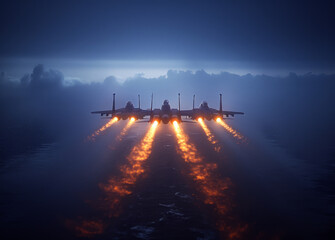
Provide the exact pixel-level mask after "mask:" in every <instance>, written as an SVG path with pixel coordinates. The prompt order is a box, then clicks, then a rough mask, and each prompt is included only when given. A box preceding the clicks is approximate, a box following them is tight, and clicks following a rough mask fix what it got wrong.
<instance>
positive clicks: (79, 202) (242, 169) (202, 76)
mask: <svg viewBox="0 0 335 240" xmlns="http://www.w3.org/2000/svg"><path fill="white" fill-rule="evenodd" d="M334 78H335V75H324V74H321V75H315V74H306V75H297V74H295V73H291V74H289V75H288V76H286V77H271V76H266V75H251V74H248V75H242V76H241V75H236V74H231V73H228V72H222V73H220V74H208V73H207V72H205V71H203V70H199V71H196V72H191V71H174V70H169V71H168V72H167V74H166V76H161V77H159V78H146V77H144V76H143V75H140V74H139V75H136V76H134V77H132V78H128V79H127V80H126V81H125V82H123V83H120V82H119V81H117V80H116V78H115V77H113V76H107V77H106V78H105V80H104V81H103V82H102V83H90V84H87V83H81V82H79V81H78V80H75V79H73V80H69V81H65V80H64V79H65V77H64V75H63V73H62V71H61V69H59V70H55V69H46V68H45V67H44V66H43V65H37V66H36V67H35V68H34V69H32V72H31V73H27V74H26V75H24V76H22V78H21V80H20V82H14V81H11V80H10V78H9V77H7V76H6V74H5V73H2V74H1V76H0V85H1V88H0V98H1V99H0V102H1V110H0V111H1V116H2V117H1V120H0V123H1V135H0V137H1V139H0V143H1V149H0V158H1V162H0V170H1V172H4V173H7V174H3V175H1V177H2V179H4V181H5V182H6V184H4V185H3V187H2V189H1V192H2V194H7V193H8V192H9V193H11V194H9V195H8V196H7V195H6V196H5V197H4V200H3V201H4V205H2V207H3V209H4V212H5V213H6V214H7V215H6V214H5V215H4V216H7V217H6V219H5V218H4V222H5V223H6V224H8V226H9V228H8V227H7V225H4V226H6V227H5V228H6V231H5V234H6V233H7V234H8V233H10V234H13V232H15V231H16V230H17V229H24V228H26V226H31V227H32V228H31V230H30V231H29V234H30V235H32V236H35V235H36V237H37V238H38V237H41V236H43V237H45V236H48V234H49V232H52V231H57V232H59V234H60V235H55V236H54V237H55V238H58V237H60V236H62V237H65V238H70V236H72V237H73V236H74V235H73V232H71V233H68V232H66V231H64V222H68V221H70V222H71V224H70V225H71V226H72V225H73V224H75V222H76V220H75V219H77V217H78V216H80V218H81V219H82V218H86V217H87V216H90V214H88V212H89V213H92V214H93V215H96V217H98V219H99V221H102V220H101V219H103V221H104V224H106V223H108V224H109V223H111V222H112V223H113V224H111V229H112V230H110V231H113V229H116V231H118V230H119V229H123V230H122V231H124V232H128V233H129V234H130V235H129V236H132V235H131V234H133V233H132V232H131V231H133V230H132V229H135V230H136V229H139V227H136V228H133V226H134V225H135V224H147V222H145V221H149V220H147V217H148V218H152V219H156V220H157V219H160V216H161V215H160V214H165V212H164V211H165V210H166V209H164V208H166V206H170V205H171V204H170V205H164V202H163V209H162V212H160V211H156V210H155V208H153V206H156V205H155V204H157V201H158V202H159V203H160V201H163V200H164V201H167V202H170V203H171V202H173V201H175V202H173V204H172V205H171V206H174V204H175V206H178V204H182V205H183V204H185V206H184V208H183V210H184V211H186V212H187V211H189V210H190V209H191V206H193V207H194V204H195V205H197V203H194V201H195V200H194V201H193V200H190V199H192V198H185V199H186V200H185V199H184V198H182V199H184V200H182V201H181V202H180V201H179V200H175V199H174V197H175V196H177V195H175V194H176V193H179V192H180V191H185V192H186V193H188V194H190V195H191V194H192V193H191V192H190V190H187V189H188V188H187V187H185V186H186V185H183V184H182V182H183V181H182V179H181V177H180V175H178V174H177V172H176V171H175V168H177V167H178V166H179V167H180V168H181V169H183V170H182V172H183V171H185V169H186V168H185V167H182V166H181V165H180V164H181V163H180V161H179V160H180V159H179V158H178V157H177V156H176V155H175V154H176V153H175V151H174V150H173V149H172V148H171V146H173V144H176V143H175V141H173V139H172V138H171V136H172V135H171V129H170V128H169V126H166V125H164V126H161V128H159V129H160V130H158V133H157V134H156V136H157V137H156V139H155V140H153V137H152V138H151V144H153V147H152V149H153V153H152V156H151V157H149V165H150V167H151V168H152V172H150V176H151V177H150V178H148V181H146V180H145V181H144V183H145V184H146V185H145V184H144V183H143V182H142V183H141V184H142V185H141V184H138V186H137V187H136V189H137V188H139V189H141V188H144V189H145V191H144V193H143V194H144V195H145V194H148V197H149V198H148V199H150V201H144V203H145V204H148V207H149V208H150V209H151V208H153V210H152V211H148V212H146V214H144V215H143V214H142V210H141V209H142V206H141V204H142V203H141V201H142V200H141V199H142V198H141V197H140V195H137V193H138V194H142V192H141V191H138V190H136V191H135V192H136V194H133V195H131V196H130V197H132V198H136V199H133V200H134V202H136V203H138V205H135V207H134V208H132V207H131V206H132V205H129V206H130V207H129V209H128V211H127V209H125V213H124V217H121V218H120V219H118V218H116V219H112V220H111V219H109V218H108V219H107V220H106V221H105V220H104V218H103V217H104V216H105V212H99V211H94V210H93V211H92V210H91V208H89V207H87V206H85V207H84V205H85V204H84V203H85V202H84V199H85V198H86V197H87V196H89V199H93V201H94V199H99V197H98V196H99V194H101V191H98V190H97V186H98V185H99V184H101V183H102V184H104V183H105V182H106V181H107V180H106V179H108V178H110V177H111V176H114V175H115V174H116V175H117V169H118V164H119V163H120V162H122V161H123V160H122V159H125V155H126V152H129V150H130V148H129V146H132V145H133V144H134V142H139V139H138V138H139V136H141V135H143V134H144V131H146V130H145V129H147V128H148V126H147V125H148V124H146V123H138V124H144V125H138V124H137V125H136V124H134V125H133V126H132V127H131V128H130V130H129V131H130V132H129V133H128V134H129V138H126V139H125V140H123V141H122V144H121V143H120V144H119V145H118V144H117V143H116V141H115V139H114V137H115V136H116V135H117V132H118V131H120V130H121V128H122V126H123V128H124V127H125V123H123V122H122V121H121V122H120V123H117V124H118V125H117V126H112V127H110V128H109V129H110V130H109V132H108V131H106V132H104V134H105V136H104V137H102V136H98V137H99V139H100V138H101V139H102V140H103V141H97V142H94V143H92V144H86V142H85V140H86V139H87V136H89V135H90V134H92V133H93V132H94V131H95V130H97V129H99V128H100V127H101V126H103V125H104V124H106V122H107V119H105V117H100V116H99V115H93V114H91V111H95V110H106V109H111V106H112V95H113V93H116V94H117V95H116V107H117V108H119V107H123V106H124V105H125V103H126V102H127V101H128V100H131V101H132V102H133V103H134V105H135V106H137V94H140V95H141V107H142V108H143V109H147V108H149V107H150V96H151V94H152V93H153V94H154V107H155V108H160V106H161V104H162V102H163V100H164V99H168V100H169V101H170V104H171V105H172V107H174V108H176V107H177V102H178V99H177V96H178V95H177V94H178V93H181V107H182V109H190V108H192V96H193V94H196V105H199V104H200V103H201V101H203V100H206V101H207V102H208V104H209V106H210V107H214V108H218V107H219V93H223V108H224V110H232V111H242V112H244V113H245V115H242V116H240V115H239V116H235V118H228V119H226V120H225V122H227V124H229V125H230V126H232V128H233V129H235V130H236V131H238V132H239V133H240V134H241V135H243V138H244V139H246V140H247V143H246V144H242V145H239V144H236V142H235V141H234V139H233V140H232V139H230V137H231V136H229V135H225V134H224V132H223V131H222V130H223V129H222V127H221V126H219V125H217V124H215V123H210V122H207V121H206V123H205V124H208V129H207V131H208V132H210V133H209V134H210V135H211V138H212V142H211V143H210V142H208V144H206V140H205V139H204V136H202V135H201V133H202V132H201V128H197V125H194V124H193V125H189V124H186V123H185V124H184V123H182V128H183V129H185V133H186V135H188V136H190V137H191V141H192V142H194V144H195V145H196V146H198V149H197V148H194V150H196V151H198V150H199V152H203V154H204V156H205V158H204V160H205V161H206V162H207V161H209V162H211V161H213V160H215V162H218V163H219V164H220V165H223V167H222V168H220V172H221V173H222V174H224V176H228V177H229V178H231V179H232V181H233V183H234V184H235V185H236V188H235V189H234V191H235V193H234V194H235V195H236V198H237V200H236V206H237V208H236V209H237V210H234V211H237V212H236V213H235V215H236V216H239V218H240V220H241V222H245V223H248V225H249V229H250V230H249V231H250V232H249V233H247V234H250V235H244V237H245V239H248V238H249V239H250V238H253V237H255V236H258V234H264V232H267V234H269V236H270V235H271V236H273V234H274V235H276V234H279V233H278V231H279V232H281V231H283V232H284V231H286V234H287V235H286V236H290V237H291V238H293V239H294V236H295V235H296V236H298V237H301V236H304V237H305V236H312V235H309V234H310V232H312V233H314V234H315V233H316V234H317V235H318V234H320V232H322V234H327V233H332V234H333V232H327V231H331V230H330V229H331V226H332V224H333V222H331V220H329V218H331V216H334V215H333V214H334V199H333V196H334V192H335V189H334V186H335V179H334V173H335V171H334V170H335V169H334V166H335V165H334V159H335V146H334V141H333V136H334V134H335V127H334V124H333V123H334V122H335V109H334V107H333V104H334V102H335V94H334V90H335V82H334V80H335V79H334ZM199 131H200V132H199ZM107 132H108V133H107ZM104 134H101V135H104ZM206 134H208V133H206ZM121 135H122V134H121ZM186 135H185V136H186ZM119 136H120V134H119ZM214 140H215V147H218V148H221V149H223V152H218V153H216V152H215V151H211V150H212V147H213V146H211V144H214ZM117 141H120V142H121V140H120V139H119V140H117ZM178 141H180V139H179V140H178ZM54 143H56V144H54ZM57 143H61V144H58V145H57ZM114 145H115V146H114ZM44 146H47V147H45V148H44ZM35 149H36V151H35ZM158 150H159V151H158ZM164 154H167V155H166V156H165V155H164ZM185 154H187V152H185ZM215 154H217V155H215ZM149 155H150V154H149V153H148V156H149ZM20 156H21V157H20ZM17 158H19V159H21V160H20V161H19V162H15V159H17ZM157 159H160V160H161V161H156V160H157ZM162 159H163V160H162ZM39 161H40V162H43V164H42V165H41V166H42V167H39V166H40V165H39V164H38V162H39ZM12 162H13V163H12ZM22 164H25V165H24V166H23V167H22ZM165 164H166V166H165ZM8 166H12V167H13V168H12V170H8ZM204 166H205V165H204ZM21 167H22V169H21ZM6 169H7V170H6ZM143 169H147V168H143ZM6 171H7V172H6ZM111 173H112V175H111ZM171 174H172V175H173V176H174V177H173V178H171ZM18 176H19V177H18ZM155 178H157V183H156V184H152V181H153V180H150V179H155ZM219 179H220V178H216V177H215V178H213V179H212V180H213V183H215V182H217V181H220V180H219ZM153 182H155V181H153ZM171 182H172V183H171ZM143 184H144V185H143ZM171 184H173V185H174V186H175V189H172V188H170V185H171ZM191 186H193V185H192V184H191ZM197 187H199V186H196V185H195V186H194V188H195V189H196V188H197ZM17 188H18V189H17ZM40 189H46V190H45V191H40ZM74 189H75V190H74ZM12 192H14V193H15V194H14V193H12ZM27 192H29V193H27ZM168 193H170V195H169V194H168ZM17 194H19V195H17ZM155 194H157V199H156V198H155V197H152V196H156V195H155ZM159 194H161V195H159ZM17 196H19V197H17ZM20 196H21V197H20ZM83 196H86V197H83ZM141 196H142V195H141ZM162 196H167V199H165V197H163V199H161V197H162ZM21 198H22V199H23V200H22V201H24V204H23V205H22V204H20V202H18V201H19V200H20V199H21ZM144 199H145V198H144ZM221 200H225V198H224V199H221ZM127 201H128V200H127ZM127 201H126V202H127ZM183 201H186V202H183ZM188 201H190V202H188ZM195 202H196V201H195ZM223 202H224V201H223ZM6 204H9V206H12V207H13V209H14V210H11V208H9V209H7V208H6V206H7V205H6ZM50 204H52V206H53V207H51V208H49V205H50ZM25 206H28V207H25ZM160 206H162V204H161V205H160ZM189 207H190V208H189ZM69 208H71V209H69ZM41 209H42V210H41ZM43 209H46V210H43ZM232 209H235V208H232ZM133 211H138V212H139V214H138V216H142V215H143V216H144V218H143V219H141V218H139V219H137V220H136V218H134V216H133V215H132V214H133ZM174 211H175V210H174ZM191 212H192V214H191V215H190V216H191V218H192V219H193V218H194V219H196V220H195V221H194V222H192V221H193V220H192V221H190V222H189V223H185V225H183V224H182V225H180V226H181V229H193V228H194V226H195V225H198V224H200V225H201V219H202V218H201V217H199V216H198V215H197V214H198V213H197V210H194V211H193V210H192V211H191ZM85 213H86V215H85ZM60 214H61V215H62V216H61V217H59V215H60ZM127 214H128V215H127ZM156 214H158V215H156ZM178 214H179V213H178ZM33 215H34V216H35V215H36V216H35V217H32V216H33ZM14 216H16V218H15V217H14ZM18 216H19V217H18ZM82 216H83V217H82ZM179 216H180V214H179ZM209 216H210V215H209ZM42 217H43V218H45V219H47V220H46V222H45V223H44V224H43V231H42V230H39V231H40V232H36V231H35V230H34V229H35V228H36V224H35V223H38V224H40V223H41V220H40V218H42ZM58 218H60V219H61V220H60V222H61V223H59V219H58ZM8 219H20V220H21V221H22V223H21V222H20V223H17V224H16V223H15V221H14V222H13V223H11V220H8ZM213 219H215V218H213ZM332 219H333V218H332ZM156 220H155V221H156ZM170 220H171V219H170ZM223 220H224V222H225V224H226V223H227V219H226V216H224V218H223ZM235 220H236V219H235ZM143 221H144V222H143ZM177 221H180V219H177ZM236 221H237V222H238V223H239V220H236ZM315 221H317V222H318V224H316V225H315V224H314V222H315ZM28 222H31V223H28ZM149 222H151V220H150V221H149ZM156 222H157V223H159V222H160V221H156ZM228 222H229V221H228ZM267 222H270V223H272V224H273V226H272V225H271V224H270V225H264V224H266V223H267ZM167 223H169V224H172V225H171V226H174V224H175V222H174V220H173V221H172V220H171V221H169V222H167ZM29 224H30V225H29ZM150 224H151V223H150ZM150 224H149V225H150ZM169 224H168V226H170V225H169ZM306 224H307V225H306ZM125 225H126V226H127V227H124V226H125ZM164 226H165V225H164ZM306 226H308V229H309V231H306V230H305V228H306ZM72 228H73V226H72ZM277 228H278V229H279V230H278V229H277ZM127 229H128V230H127ZM129 229H130V230H129ZM150 229H157V231H156V230H155V233H154V234H158V235H154V236H160V234H162V233H164V231H165V230H164V229H165V228H164V227H163V228H161V226H160V225H159V224H158V225H150ZM204 229H205V230H206V231H207V230H208V228H206V227H205V228H204ZM321 229H323V230H322V231H321ZM135 230H134V231H135ZM122 231H121V232H122ZM136 231H137V230H136ZM178 231H184V230H177V232H178ZM185 231H186V230H185ZM208 231H212V230H210V228H209V230H208ZM191 232H192V230H191ZM173 233H174V234H176V233H175V232H173ZM44 234H46V235H44ZM105 234H107V235H106V236H109V235H108V234H109V232H108V231H107V232H106V233H105ZM122 234H123V233H122ZM122 234H121V235H120V236H122ZM185 234H186V235H187V234H191V233H185ZM201 234H204V235H205V236H206V234H207V233H201ZM201 234H200V235H201ZM208 234H209V235H208V236H210V235H211V234H214V235H215V234H216V233H213V232H212V233H211V232H210V233H208ZM292 234H293V235H292ZM18 235H20V234H18ZM279 235H280V234H279ZM187 236H193V235H192V234H191V235H187ZM266 236H267V235H266V234H265V238H266ZM283 236H285V235H283ZM324 236H326V235H324ZM97 237H99V235H97ZM209 238H210V237H209Z"/></svg>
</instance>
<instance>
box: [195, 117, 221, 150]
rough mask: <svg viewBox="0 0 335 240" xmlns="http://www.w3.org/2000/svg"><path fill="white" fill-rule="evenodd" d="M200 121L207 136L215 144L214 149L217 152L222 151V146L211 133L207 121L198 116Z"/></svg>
mask: <svg viewBox="0 0 335 240" xmlns="http://www.w3.org/2000/svg"><path fill="white" fill-rule="evenodd" d="M198 122H199V124H200V126H201V127H202V129H203V130H204V132H205V134H206V136H207V140H208V141H209V142H210V143H211V144H213V146H214V150H215V151H216V152H220V150H221V146H220V145H219V143H218V141H217V140H215V137H214V135H213V134H212V133H211V131H210V130H209V129H208V127H207V125H206V123H205V122H204V120H203V119H202V118H198Z"/></svg>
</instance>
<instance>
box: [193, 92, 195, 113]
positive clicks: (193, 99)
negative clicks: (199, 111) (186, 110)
mask: <svg viewBox="0 0 335 240" xmlns="http://www.w3.org/2000/svg"><path fill="white" fill-rule="evenodd" d="M194 103H195V94H194V95H193V110H194Z"/></svg>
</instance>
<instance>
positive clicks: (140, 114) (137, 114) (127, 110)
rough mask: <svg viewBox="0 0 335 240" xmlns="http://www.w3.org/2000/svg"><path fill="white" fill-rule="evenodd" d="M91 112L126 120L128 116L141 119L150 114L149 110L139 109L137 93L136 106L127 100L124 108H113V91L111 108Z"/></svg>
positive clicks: (139, 100) (139, 103)
mask: <svg viewBox="0 0 335 240" xmlns="http://www.w3.org/2000/svg"><path fill="white" fill-rule="evenodd" d="M92 113H93V114H100V115H101V116H104V115H106V117H108V116H109V115H111V117H117V118H118V120H120V119H122V120H126V119H130V118H135V120H137V119H143V118H144V116H147V115H149V114H150V111H148V110H143V109H141V98H140V95H138V108H135V107H134V105H133V104H132V102H130V101H128V102H127V103H126V106H125V107H124V108H119V109H115V93H113V107H112V110H104V111H94V112H92Z"/></svg>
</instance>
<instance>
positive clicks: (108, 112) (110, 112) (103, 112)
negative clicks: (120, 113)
mask: <svg viewBox="0 0 335 240" xmlns="http://www.w3.org/2000/svg"><path fill="white" fill-rule="evenodd" d="M91 113H92V114H106V115H107V114H112V113H113V111H112V110H105V111H94V112H91ZM114 113H115V112H114Z"/></svg>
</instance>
